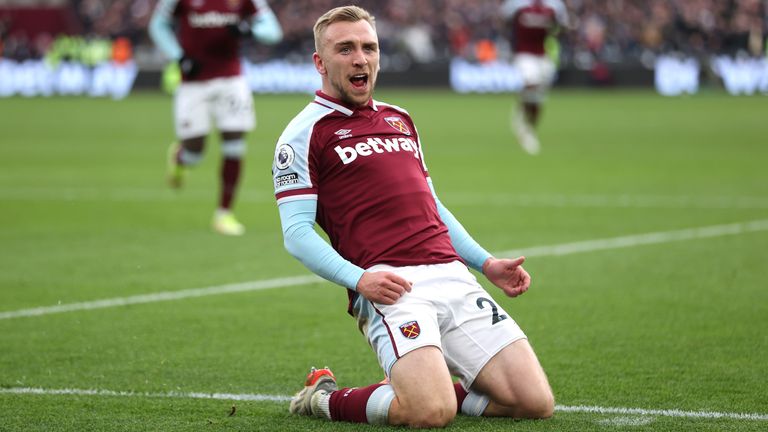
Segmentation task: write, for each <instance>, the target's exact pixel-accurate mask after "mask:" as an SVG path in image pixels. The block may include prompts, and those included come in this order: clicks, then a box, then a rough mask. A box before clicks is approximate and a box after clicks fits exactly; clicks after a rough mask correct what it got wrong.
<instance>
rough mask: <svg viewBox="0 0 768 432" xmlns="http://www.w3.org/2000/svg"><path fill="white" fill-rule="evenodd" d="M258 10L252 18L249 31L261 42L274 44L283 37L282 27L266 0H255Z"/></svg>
mask: <svg viewBox="0 0 768 432" xmlns="http://www.w3.org/2000/svg"><path fill="white" fill-rule="evenodd" d="M256 4H257V5H258V7H259V12H258V13H257V14H256V18H255V19H254V20H253V25H252V27H251V33H253V36H254V37H255V38H256V39H257V40H258V41H259V42H261V43H265V44H268V45H274V44H276V43H278V42H280V41H281V40H282V39H283V29H282V28H281V27H280V22H278V21H277V17H276V16H275V13H274V12H272V9H270V8H269V5H268V4H267V2H266V1H261V0H259V1H257V2H256Z"/></svg>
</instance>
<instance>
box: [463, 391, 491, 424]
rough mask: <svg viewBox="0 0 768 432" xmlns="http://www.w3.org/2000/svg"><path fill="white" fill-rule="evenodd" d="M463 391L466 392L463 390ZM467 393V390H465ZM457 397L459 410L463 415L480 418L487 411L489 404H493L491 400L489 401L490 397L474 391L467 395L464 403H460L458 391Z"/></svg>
mask: <svg viewBox="0 0 768 432" xmlns="http://www.w3.org/2000/svg"><path fill="white" fill-rule="evenodd" d="M462 390H464V389H463V388H462ZM464 391H465V392H466V390H464ZM456 397H457V401H458V402H459V404H458V405H459V410H460V411H461V413H462V414H464V415H468V416H473V417H480V416H482V415H483V413H484V412H485V409H486V408H488V404H489V403H490V402H491V400H490V399H488V396H483V395H481V394H479V393H475V392H473V391H469V392H467V393H466V396H465V397H464V400H463V401H460V400H459V399H458V397H459V392H458V390H457V391H456Z"/></svg>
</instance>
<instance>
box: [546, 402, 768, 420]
mask: <svg viewBox="0 0 768 432" xmlns="http://www.w3.org/2000/svg"><path fill="white" fill-rule="evenodd" d="M555 411H559V412H572V413H585V414H621V415H628V414H631V415H639V416H663V417H687V418H703V419H719V418H725V419H732V420H759V421H766V420H768V414H757V413H729V412H720V411H683V410H679V409H644V408H611V407H600V406H584V405H576V406H565V405H557V407H555Z"/></svg>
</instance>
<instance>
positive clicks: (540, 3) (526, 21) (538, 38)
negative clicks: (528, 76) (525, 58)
mask: <svg viewBox="0 0 768 432" xmlns="http://www.w3.org/2000/svg"><path fill="white" fill-rule="evenodd" d="M501 13H502V15H503V16H504V18H505V19H508V20H510V23H511V25H512V46H513V51H514V52H516V53H530V54H535V55H544V41H545V40H546V38H547V35H549V34H550V32H551V31H552V30H554V29H555V28H556V27H557V26H564V25H567V22H568V12H567V10H566V8H565V5H564V4H563V2H562V1H561V0H506V1H505V2H504V3H503V4H502V6H501Z"/></svg>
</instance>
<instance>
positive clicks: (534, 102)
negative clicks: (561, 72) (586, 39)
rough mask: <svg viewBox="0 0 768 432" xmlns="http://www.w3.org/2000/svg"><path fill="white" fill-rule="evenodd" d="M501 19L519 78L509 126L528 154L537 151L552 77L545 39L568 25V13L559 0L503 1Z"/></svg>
mask: <svg viewBox="0 0 768 432" xmlns="http://www.w3.org/2000/svg"><path fill="white" fill-rule="evenodd" d="M501 16H502V18H503V19H504V22H505V26H506V27H507V30H509V34H510V36H511V46H512V50H513V53H514V60H513V61H514V65H515V68H517V70H518V71H520V74H521V75H522V78H523V89H522V90H521V91H520V96H519V99H518V108H517V109H516V110H513V113H512V116H513V117H512V125H513V128H514V130H515V134H516V135H517V140H518V142H519V143H520V145H521V146H522V147H523V149H524V150H525V151H526V152H528V153H530V154H538V153H539V151H540V145H539V139H538V137H537V136H536V125H537V124H538V122H539V116H540V113H541V105H542V102H543V101H544V97H545V96H546V92H547V90H548V89H549V87H550V86H551V85H552V81H553V80H554V77H555V67H556V65H555V62H554V60H553V59H552V58H551V57H550V56H548V55H547V52H546V50H545V43H546V41H547V38H549V37H551V36H554V35H556V34H557V33H558V32H559V31H560V29H561V27H567V26H568V12H567V11H566V8H565V5H564V4H563V2H562V1H560V0H505V1H504V3H503V4H502V5H501Z"/></svg>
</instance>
